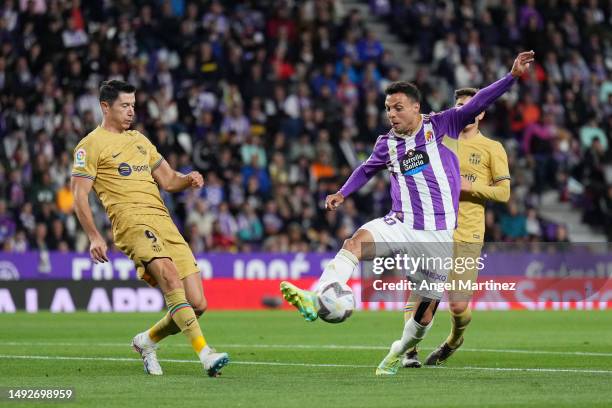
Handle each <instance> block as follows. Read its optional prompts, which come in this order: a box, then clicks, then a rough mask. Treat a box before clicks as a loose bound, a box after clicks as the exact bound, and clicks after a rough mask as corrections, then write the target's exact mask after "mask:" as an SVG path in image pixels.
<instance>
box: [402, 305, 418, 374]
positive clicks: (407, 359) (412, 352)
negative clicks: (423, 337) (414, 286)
mask: <svg viewBox="0 0 612 408" xmlns="http://www.w3.org/2000/svg"><path fill="white" fill-rule="evenodd" d="M417 300H418V297H417V296H416V295H414V294H410V298H409V299H408V302H406V305H405V306H404V324H406V323H407V322H408V320H410V319H411V318H412V316H413V315H414V310H415V308H416V305H417ZM421 366H422V364H421V362H420V361H419V350H418V348H417V346H414V347H412V348H410V349H408V350H407V351H406V353H405V354H404V356H403V357H402V367H406V368H420V367H421Z"/></svg>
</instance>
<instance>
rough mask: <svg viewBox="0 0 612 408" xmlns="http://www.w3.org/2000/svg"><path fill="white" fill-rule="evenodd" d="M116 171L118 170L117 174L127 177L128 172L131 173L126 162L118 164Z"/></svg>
mask: <svg viewBox="0 0 612 408" xmlns="http://www.w3.org/2000/svg"><path fill="white" fill-rule="evenodd" d="M117 171H119V174H120V175H122V176H124V177H127V176H129V175H130V174H132V168H131V167H130V165H129V164H127V163H121V164H119V167H118V168H117Z"/></svg>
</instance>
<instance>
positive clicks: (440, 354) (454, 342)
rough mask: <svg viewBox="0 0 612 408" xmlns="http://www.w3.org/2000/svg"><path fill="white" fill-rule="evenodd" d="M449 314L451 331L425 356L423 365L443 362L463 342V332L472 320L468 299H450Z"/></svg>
mask: <svg viewBox="0 0 612 408" xmlns="http://www.w3.org/2000/svg"><path fill="white" fill-rule="evenodd" d="M449 310H450V314H451V332H450V334H449V336H448V338H447V339H446V341H445V342H444V343H442V344H441V345H440V346H439V347H438V348H436V349H435V350H434V351H432V352H431V354H429V356H427V358H426V359H425V365H439V364H442V363H444V362H445V361H446V360H448V358H449V357H450V356H452V355H453V353H454V352H455V351H457V349H458V348H459V347H461V345H462V344H463V333H464V332H465V329H466V328H467V326H468V324H470V322H471V321H472V311H471V309H470V303H469V302H468V301H454V302H453V301H451V302H450V303H449Z"/></svg>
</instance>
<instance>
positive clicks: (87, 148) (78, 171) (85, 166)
mask: <svg viewBox="0 0 612 408" xmlns="http://www.w3.org/2000/svg"><path fill="white" fill-rule="evenodd" d="M99 158H100V149H99V147H98V146H97V145H96V144H95V143H93V142H92V141H91V140H90V139H89V140H88V139H87V138H85V139H83V140H81V142H80V143H79V144H78V145H77V146H76V147H75V148H74V161H73V164H72V177H84V178H88V179H90V180H95V179H96V176H97V174H98V160H99Z"/></svg>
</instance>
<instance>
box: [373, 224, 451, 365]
mask: <svg viewBox="0 0 612 408" xmlns="http://www.w3.org/2000/svg"><path fill="white" fill-rule="evenodd" d="M403 232H404V233H405V236H404V240H403V241H402V242H406V247H405V251H404V253H405V254H408V255H409V256H413V257H421V256H423V260H424V261H423V262H424V263H423V265H422V266H421V267H420V268H419V269H418V270H416V271H411V273H410V275H409V278H410V280H411V281H412V282H413V283H414V284H415V285H416V287H417V289H415V290H413V291H412V292H411V294H410V298H409V304H408V308H409V309H411V310H410V312H411V316H410V317H409V318H408V316H406V315H405V318H406V321H405V324H404V330H403V331H402V336H401V338H400V339H399V340H396V341H395V342H393V344H392V345H391V349H390V350H389V353H388V354H387V356H386V357H385V358H384V359H383V361H382V362H381V363H380V364H379V366H378V368H377V369H376V375H393V374H395V373H397V370H398V368H399V367H400V365H401V360H402V359H403V357H404V354H405V353H406V352H407V351H408V350H411V351H412V350H413V349H414V348H415V347H416V346H417V344H419V343H420V342H421V340H423V338H424V337H425V336H426V334H427V332H428V331H429V329H430V328H431V327H432V325H433V323H432V322H433V317H434V315H435V313H436V310H437V308H438V304H439V302H440V300H441V299H442V295H443V291H441V290H439V289H438V286H437V285H439V284H440V283H444V282H446V280H447V278H448V272H449V271H448V267H447V266H446V265H447V262H446V260H447V259H448V258H450V257H452V255H453V248H452V231H451V230H441V231H420V230H404V231H403ZM430 261H432V262H430ZM424 283H425V284H427V285H425V286H424V287H422V286H423V285H422V284H424ZM410 303H413V305H412V308H411V307H410V306H411V305H410ZM406 312H408V311H406ZM417 361H418V360H417Z"/></svg>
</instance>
